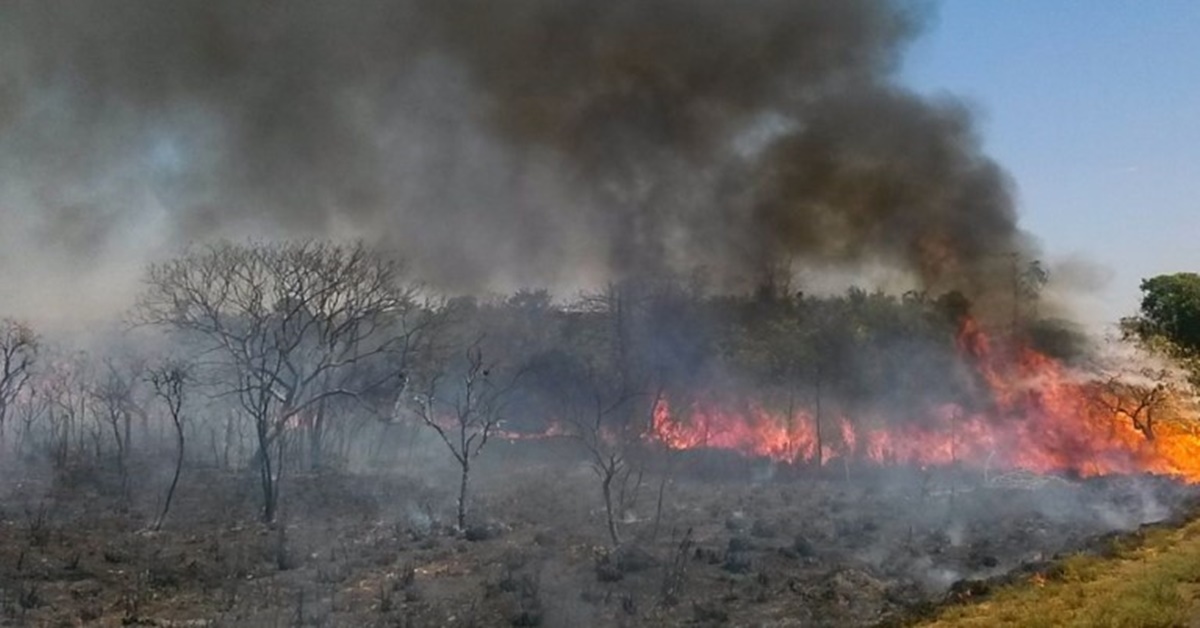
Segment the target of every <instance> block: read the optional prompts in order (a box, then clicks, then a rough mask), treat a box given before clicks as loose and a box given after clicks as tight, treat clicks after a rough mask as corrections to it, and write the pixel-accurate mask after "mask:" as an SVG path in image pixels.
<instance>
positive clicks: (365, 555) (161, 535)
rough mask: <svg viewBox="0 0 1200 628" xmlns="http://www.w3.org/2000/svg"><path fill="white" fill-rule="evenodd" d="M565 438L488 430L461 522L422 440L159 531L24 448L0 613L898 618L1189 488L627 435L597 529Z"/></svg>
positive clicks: (516, 620) (146, 497)
mask: <svg viewBox="0 0 1200 628" xmlns="http://www.w3.org/2000/svg"><path fill="white" fill-rule="evenodd" d="M428 444H429V445H431V446H432V445H433V444H434V443H428ZM576 450H577V446H576V444H575V443H574V442H572V441H571V440H567V439H548V440H530V441H522V442H498V443H495V444H494V445H493V446H492V448H491V449H489V450H488V451H487V452H486V453H485V454H483V455H482V456H481V457H480V458H479V460H478V467H477V471H476V473H477V485H476V488H475V489H473V490H472V494H471V497H470V506H471V513H472V514H471V515H470V519H469V522H468V525H467V527H466V528H465V530H456V529H455V526H454V521H455V520H454V513H455V503H454V497H455V493H454V487H453V483H454V478H455V473H456V469H455V467H454V466H452V465H447V464H446V463H445V461H444V460H443V459H442V457H441V456H434V455H424V454H422V453H421V452H423V451H431V452H435V450H431V449H428V450H427V449H426V448H424V447H422V446H421V444H420V443H418V444H417V446H416V447H415V448H413V449H412V450H410V452H409V453H410V454H411V455H410V456H408V457H407V458H406V459H404V460H402V461H401V462H399V463H396V464H395V465H393V467H392V468H391V469H389V470H387V471H386V472H385V471H372V472H369V473H367V472H364V473H350V472H339V473H324V474H302V475H295V476H293V477H292V478H291V479H290V483H289V485H288V488H287V489H286V491H287V492H286V500H287V501H286V503H287V507H286V508H285V509H284V510H283V511H282V512H281V513H280V516H279V517H278V521H277V522H276V523H275V524H272V525H266V524H263V523H261V522H260V517H259V514H260V511H259V505H258V503H257V501H256V497H257V495H256V493H255V487H254V484H253V481H252V479H251V478H248V477H247V476H246V475H243V474H238V473H231V472H222V471H217V470H204V469H194V470H191V473H192V476H191V478H190V481H188V482H186V483H184V484H181V485H180V487H179V493H178V495H177V496H176V503H175V505H174V506H173V511H172V514H171V517H170V519H169V521H168V523H167V524H166V525H165V526H164V527H163V529H162V530H161V531H158V532H153V531H150V525H151V523H152V521H153V518H154V517H153V513H154V512H155V510H156V508H157V507H158V500H159V499H160V495H159V492H160V491H161V486H159V484H161V482H162V479H161V477H159V476H155V475H152V474H145V473H139V472H138V470H137V469H133V470H132V471H133V473H132V474H131V475H132V477H133V478H134V479H133V480H132V481H131V485H130V486H129V490H128V494H129V495H131V496H132V497H131V498H129V499H123V498H121V494H122V490H121V487H120V480H119V478H118V476H117V475H116V474H115V473H112V472H111V471H105V470H103V469H100V468H74V469H69V470H60V471H58V472H56V473H50V472H49V470H47V471H46V472H44V473H43V472H39V471H36V470H35V469H36V467H35V466H32V465H26V466H25V467H23V469H22V470H21V471H20V472H16V471H14V472H11V473H6V474H5V475H4V476H3V489H2V490H3V493H2V495H3V498H2V501H0V522H2V523H0V590H2V595H0V617H2V618H3V619H2V622H3V623H2V625H10V626H25V625H39V626H42V625H45V626H73V625H147V626H504V625H512V626H538V625H541V626H575V625H580V626H582V625H588V626H637V625H681V626H682V625H700V626H705V625H763V626H810V625H818V626H819V625H837V626H843V625H852V626H871V625H879V624H896V623H903V622H904V621H906V620H907V619H909V618H911V617H913V616H915V615H916V614H919V613H920V612H921V611H922V610H923V609H927V608H928V607H929V606H931V605H933V604H937V603H941V602H944V601H955V600H961V599H966V598H970V597H971V596H974V595H978V594H979V593H981V592H983V591H985V590H986V584H984V583H981V582H979V581H982V580H988V579H997V578H1001V577H1004V576H1005V575H1006V574H1016V575H1017V577H1021V576H1020V574H1022V573H1027V572H1028V571H1029V570H1035V569H1038V568H1044V567H1045V566H1046V564H1047V562H1048V561H1050V560H1051V559H1053V558H1054V557H1055V556H1057V555H1060V554H1062V553H1065V552H1072V551H1077V550H1097V551H1103V549H1104V547H1105V538H1107V536H1108V535H1111V534H1113V533H1121V532H1126V531H1132V530H1136V529H1137V528H1138V527H1139V526H1140V525H1142V524H1146V523H1152V522H1160V521H1167V520H1171V519H1172V518H1175V517H1179V516H1182V515H1183V514H1185V513H1187V512H1190V511H1191V509H1192V508H1193V504H1194V502H1195V498H1196V491H1195V489H1194V488H1192V487H1190V486H1188V485H1184V484H1180V483H1177V482H1174V481H1171V480H1167V479H1164V478H1157V477H1153V476H1111V477H1101V478H1092V479H1086V480H1077V479H1069V478H1064V477H1059V476H1052V475H1035V474H1030V473H1023V472H1013V473H991V474H987V475H985V474H984V473H982V472H978V471H969V470H965V469H958V468H948V467H943V468H935V469H929V470H921V469H919V468H915V467H907V466H901V467H891V468H885V467H878V466H854V465H841V464H837V463H836V461H834V462H831V463H829V464H827V465H826V466H825V467H824V468H822V469H812V468H808V467H804V468H793V467H789V466H786V465H777V464H775V463H771V462H769V461H764V460H754V459H747V458H743V457H740V456H736V455H732V454H728V453H724V452H714V451H687V452H674V453H671V454H664V452H658V454H657V455H656V454H654V452H646V458H645V460H644V464H631V465H630V467H629V468H630V469H631V471H630V472H629V473H628V474H623V475H622V476H621V477H620V478H618V479H617V480H616V481H615V482H614V491H613V492H614V496H615V497H614V499H615V500H616V507H617V508H618V509H619V513H620V518H619V523H618V524H617V525H618V532H619V534H620V536H621V538H622V542H621V543H620V544H619V545H617V546H614V545H613V544H612V543H610V542H609V536H608V533H607V530H606V525H605V509H604V506H603V503H602V500H601V493H600V488H599V483H598V481H597V478H596V475H595V474H594V473H593V470H592V469H591V468H590V467H589V466H588V465H587V464H585V463H583V462H580V461H582V460H584V459H585V458H583V457H582V456H580V455H578V452H577V451H576ZM442 480H445V481H444V483H443V482H442Z"/></svg>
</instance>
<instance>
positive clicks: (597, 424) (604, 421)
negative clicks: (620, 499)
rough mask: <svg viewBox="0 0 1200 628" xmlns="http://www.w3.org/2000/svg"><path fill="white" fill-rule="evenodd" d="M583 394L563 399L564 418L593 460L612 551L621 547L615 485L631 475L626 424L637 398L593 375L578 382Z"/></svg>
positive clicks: (623, 388) (628, 436)
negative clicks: (623, 419)
mask: <svg viewBox="0 0 1200 628" xmlns="http://www.w3.org/2000/svg"><path fill="white" fill-rule="evenodd" d="M579 386H580V388H581V389H580V390H577V391H574V394H570V393H568V394H567V395H565V396H564V397H565V398H564V400H563V401H564V409H563V411H564V416H565V417H567V420H568V421H569V422H570V424H571V427H572V433H573V435H574V436H575V438H576V439H578V440H579V442H580V443H582V444H583V447H584V449H586V450H587V453H588V456H589V457H590V458H591V463H592V470H593V471H595V472H596V476H597V477H598V478H599V479H600V494H601V496H602V497H603V498H604V514H605V524H606V528H607V530H608V536H609V539H610V540H611V541H612V544H613V547H616V546H619V545H620V544H621V535H620V533H619V532H618V530H617V515H618V510H619V509H620V505H619V504H618V503H617V501H615V500H614V498H613V481H614V480H616V479H617V478H618V477H619V476H621V475H622V473H628V470H629V460H628V457H627V454H628V446H629V440H630V433H629V429H627V428H628V427H629V426H628V425H627V421H621V420H620V419H621V418H622V417H623V416H624V417H626V418H627V417H628V413H629V411H630V406H631V404H632V403H633V401H634V399H635V398H636V397H638V394H637V393H636V392H635V391H632V390H629V389H628V388H626V387H625V385H624V384H616V385H608V386H606V385H605V382H604V381H603V379H602V378H600V377H598V376H597V375H595V374H594V373H590V374H589V375H588V376H586V377H585V378H584V379H583V380H582V381H580V382H579Z"/></svg>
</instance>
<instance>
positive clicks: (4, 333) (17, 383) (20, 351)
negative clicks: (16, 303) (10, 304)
mask: <svg viewBox="0 0 1200 628" xmlns="http://www.w3.org/2000/svg"><path fill="white" fill-rule="evenodd" d="M40 344H41V342H40V340H39V338H38V336H37V334H35V333H34V332H33V330H32V329H31V328H30V327H29V326H28V325H25V324H24V323H20V322H18V321H15V320H12V319H4V320H0V451H3V450H4V449H5V445H6V436H5V434H6V429H5V428H6V423H7V419H8V415H9V409H10V408H11V407H12V405H13V403H15V402H16V400H17V398H18V397H19V396H20V395H21V391H22V390H24V389H25V386H26V384H28V383H29V378H30V376H31V371H32V368H33V364H34V361H35V360H36V359H37V355H38V350H39V348H40Z"/></svg>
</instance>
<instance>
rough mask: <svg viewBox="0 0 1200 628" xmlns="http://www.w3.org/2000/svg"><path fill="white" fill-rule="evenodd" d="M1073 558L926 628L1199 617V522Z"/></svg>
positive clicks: (1129, 623)
mask: <svg viewBox="0 0 1200 628" xmlns="http://www.w3.org/2000/svg"><path fill="white" fill-rule="evenodd" d="M1113 549H1114V551H1113V552H1112V555H1111V556H1110V557H1108V558H1102V557H1097V556H1083V555H1078V556H1073V557H1071V558H1068V559H1066V560H1064V561H1063V562H1061V563H1060V564H1059V565H1057V567H1056V568H1055V569H1052V570H1051V571H1050V572H1049V573H1047V574H1044V575H1035V576H1033V577H1031V578H1029V579H1027V580H1025V581H1023V582H1020V583H1017V584H1013V585H1009V586H1006V587H1003V588H1001V589H999V590H997V591H996V592H995V593H994V594H993V595H991V596H989V597H988V598H987V599H986V600H984V601H982V602H978V603H974V604H968V605H961V606H953V607H949V608H946V609H945V610H944V611H942V612H941V613H940V614H939V615H938V617H937V618H936V619H934V620H932V621H929V622H927V623H924V624H921V625H923V626H930V627H938V628H944V627H950V626H980V627H983V626H988V627H991V626H1088V627H1091V626H1113V627H1138V626H1141V627H1159V626H1187V625H1190V624H1192V623H1193V622H1194V621H1195V620H1196V618H1198V617H1200V521H1194V522H1192V523H1190V524H1188V525H1187V526H1184V527H1182V528H1178V529H1174V530H1166V529H1159V530H1153V531H1150V532H1147V533H1146V535H1145V536H1144V538H1143V539H1142V541H1141V542H1140V543H1134V542H1129V541H1125V542H1118V544H1117V546H1116V547H1114V548H1113Z"/></svg>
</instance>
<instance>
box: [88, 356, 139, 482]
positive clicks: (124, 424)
mask: <svg viewBox="0 0 1200 628" xmlns="http://www.w3.org/2000/svg"><path fill="white" fill-rule="evenodd" d="M101 368H102V373H101V374H100V375H99V376H98V377H97V378H96V381H95V382H93V383H92V384H91V386H90V387H89V388H88V397H89V399H88V403H89V405H90V407H91V413H92V416H93V417H95V419H96V420H97V421H98V422H101V423H102V424H103V427H104V428H105V429H106V431H108V432H110V433H111V435H112V438H113V446H114V451H115V452H116V464H117V473H118V474H119V476H120V479H121V494H122V496H123V497H128V495H127V493H128V491H129V456H130V454H131V450H132V448H133V437H132V435H131V434H132V425H133V417H134V415H136V414H140V413H141V408H139V407H137V401H136V399H135V395H136V391H135V388H136V387H137V379H138V377H139V375H140V370H141V368H140V365H139V364H136V363H122V362H121V361H119V360H117V359H114V358H107V359H105V360H103V362H102V365H101Z"/></svg>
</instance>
